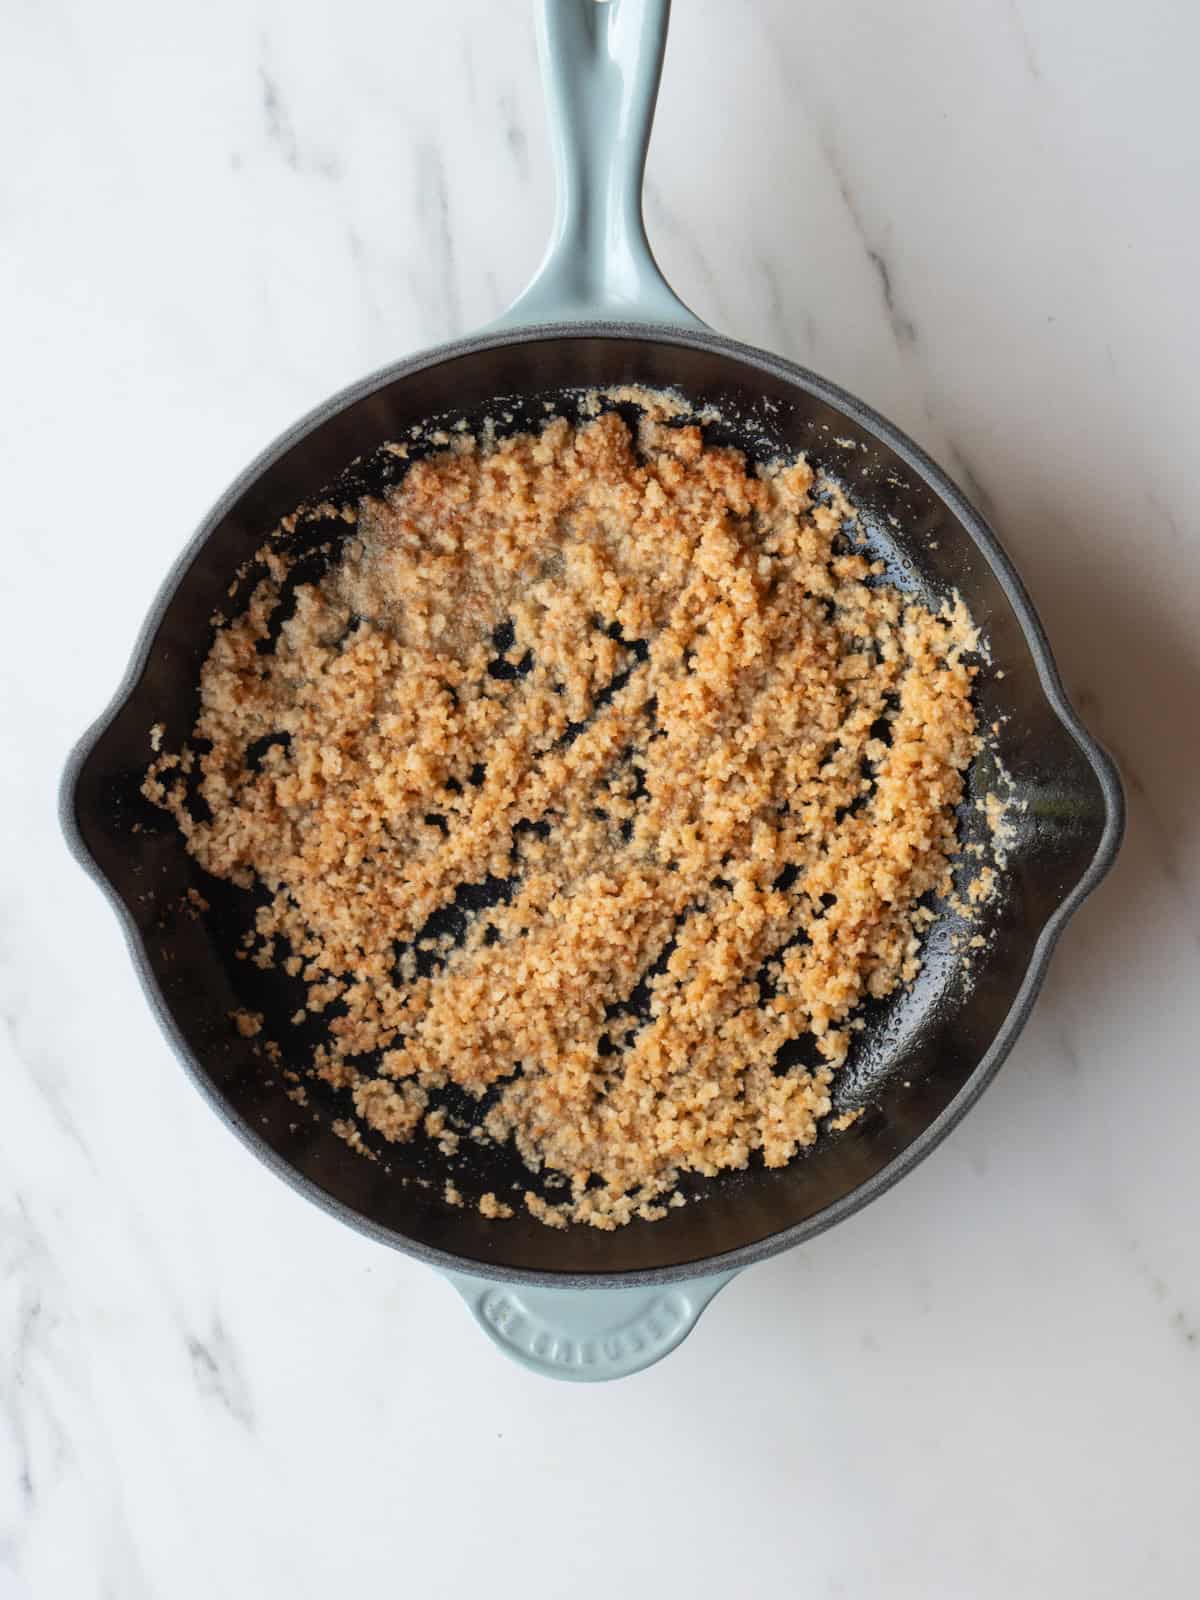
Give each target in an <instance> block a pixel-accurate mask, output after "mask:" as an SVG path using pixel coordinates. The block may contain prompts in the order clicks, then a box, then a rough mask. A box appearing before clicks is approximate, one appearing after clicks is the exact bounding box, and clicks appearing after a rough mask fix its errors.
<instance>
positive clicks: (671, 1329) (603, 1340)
mask: <svg viewBox="0 0 1200 1600" xmlns="http://www.w3.org/2000/svg"><path fill="white" fill-rule="evenodd" d="M446 1276H447V1277H448V1278H449V1279H450V1282H451V1283H452V1284H453V1285H454V1287H455V1288H456V1289H457V1290H458V1292H459V1294H461V1295H462V1297H463V1299H464V1300H465V1301H466V1302H467V1305H468V1306H469V1307H470V1310H471V1314H472V1315H473V1316H474V1318H475V1320H476V1322H478V1324H479V1326H480V1327H481V1328H482V1329H483V1331H484V1332H485V1333H486V1334H487V1336H488V1338H489V1339H491V1340H492V1342H493V1344H495V1345H497V1346H498V1347H499V1348H500V1349H501V1350H503V1351H504V1353H505V1355H506V1356H510V1357H511V1358H512V1359H513V1360H514V1361H519V1362H520V1364H521V1365H522V1366H523V1367H528V1368H529V1370H530V1371H531V1372H536V1373H538V1374H540V1375H541V1376H542V1377H545V1378H566V1379H568V1380H570V1381H572V1382H575V1383H600V1382H603V1381H604V1380H605V1379H608V1378H627V1377H629V1376H630V1374H631V1373H634V1372H641V1371H642V1369H643V1368H644V1367H650V1366H653V1365H654V1363H655V1362H656V1361H661V1360H662V1358H663V1356H665V1355H670V1353H671V1351H672V1350H674V1348H675V1347H676V1345H678V1344H680V1343H682V1341H683V1340H684V1339H686V1338H687V1336H688V1334H689V1333H690V1332H691V1331H692V1329H693V1328H694V1327H695V1326H696V1323H697V1321H698V1320H699V1317H700V1313H701V1312H702V1311H703V1310H704V1308H705V1307H706V1306H707V1305H708V1303H709V1301H710V1300H712V1298H713V1296H714V1295H715V1294H716V1293H717V1292H718V1290H720V1289H723V1288H724V1287H725V1285H726V1284H727V1283H728V1282H729V1280H730V1279H731V1278H733V1277H735V1276H736V1272H714V1273H710V1274H709V1275H708V1276H707V1277H704V1278H688V1279H687V1281H686V1282H684V1283H679V1284H659V1285H650V1286H648V1287H647V1288H644V1289H642V1288H634V1289H541V1288H536V1287H534V1286H532V1285H529V1284H523V1283H513V1284H508V1283H495V1282H493V1281H492V1280H491V1279H490V1278H476V1277H473V1276H472V1275H471V1274H470V1273H467V1272H448V1273H447V1274H446Z"/></svg>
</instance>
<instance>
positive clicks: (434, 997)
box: [145, 412, 977, 1228]
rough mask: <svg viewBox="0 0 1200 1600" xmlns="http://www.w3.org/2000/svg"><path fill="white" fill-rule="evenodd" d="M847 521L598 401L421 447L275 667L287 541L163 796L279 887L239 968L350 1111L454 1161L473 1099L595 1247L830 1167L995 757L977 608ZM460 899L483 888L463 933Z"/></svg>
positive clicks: (220, 664)
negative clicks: (858, 539)
mask: <svg viewBox="0 0 1200 1600" xmlns="http://www.w3.org/2000/svg"><path fill="white" fill-rule="evenodd" d="M449 437H450V436H449V435H447V436H446V438H447V439H449ZM331 509H332V508H331ZM852 517H853V512H852V508H851V507H850V506H849V505H848V503H847V502H846V501H845V499H844V498H843V497H842V496H841V494H840V492H838V491H836V490H832V489H831V488H830V487H829V486H827V485H820V484H817V483H816V482H815V480H814V475H813V472H812V471H811V469H810V468H809V466H808V465H807V464H806V463H805V461H804V460H803V459H799V460H794V461H791V462H789V463H781V464H777V465H775V466H773V467H771V468H768V469H764V470H762V471H760V472H758V473H755V472H754V471H752V470H748V469H747V465H746V462H745V460H744V459H743V457H742V456H741V455H740V454H738V453H737V452H735V451H733V450H728V449H718V448H711V447H706V446H705V444H704V440H703V437H702V434H701V431H700V430H699V429H698V428H697V427H695V426H667V425H663V424H660V423H657V422H654V421H647V422H644V423H643V425H642V429H641V432H640V435H639V438H638V440H637V441H635V440H634V438H633V437H632V436H631V434H630V431H629V429H628V428H627V427H626V425H625V423H624V422H623V421H622V420H621V419H620V417H619V416H618V415H616V414H615V413H612V412H605V413H604V414H602V415H600V416H598V417H597V418H596V419H595V420H594V421H590V422H587V423H586V424H584V425H582V426H578V427H574V426H572V425H570V424H569V423H568V422H567V421H565V420H562V419H556V420H554V421H551V422H549V423H548V424H547V425H546V426H545V427H544V428H543V429H542V431H541V432H540V433H537V434H525V435H521V436H519V437H515V438H509V439H506V440H503V441H500V442H495V441H488V442H486V443H483V444H481V443H479V442H478V441H476V440H474V439H472V438H470V437H469V436H465V435H462V434H459V435H457V436H455V437H454V439H453V442H452V443H451V444H450V445H449V448H446V449H443V450H441V451H439V452H438V453H436V454H433V455H431V456H429V457H427V458H426V459H424V460H421V461H418V462H415V463H413V464H412V465H411V466H409V467H408V469H407V472H406V474H405V476H404V477H403V479H402V480H401V482H400V483H399V485H398V486H397V487H396V488H394V489H393V490H392V491H390V493H389V494H388V496H387V498H386V499H381V500H365V501H364V502H363V503H362V504H361V505H360V507H359V512H358V518H357V527H356V529H355V530H354V532H353V533H352V534H351V535H350V536H349V537H348V538H347V541H346V544H345V546H344V550H343V554H342V557H341V559H340V561H338V562H337V564H336V565H335V566H334V567H333V568H332V570H331V571H330V573H329V575H328V576H327V577H326V578H325V579H324V580H322V581H321V582H319V583H313V584H308V585H301V586H300V587H298V588H297V590H296V593H295V606H294V610H293V611H292V613H291V614H290V615H288V616H286V617H285V619H284V620H283V622H282V626H281V627H279V628H278V637H277V640H276V642H275V644H274V647H273V648H270V647H268V645H267V641H268V639H269V637H270V632H269V630H270V624H271V619H272V617H273V616H275V614H276V612H277V610H278V608H279V605H280V600H281V590H282V586H283V584H284V581H285V579H286V575H287V569H288V563H287V560H286V559H285V558H284V557H282V556H280V555H278V554H273V555H272V557H271V558H270V561H269V562H268V566H269V569H270V570H269V575H268V576H267V577H266V578H264V579H263V580H262V581H261V582H260V583H259V584H258V586H257V587H256V589H255V590H254V592H253V594H252V596H251V598H250V601H249V604H248V606H247V608H246V610H245V611H244V613H243V614H242V615H240V616H238V617H237V618H235V619H234V620H232V621H230V622H228V623H227V624H225V625H223V626H221V627H220V628H219V629H218V631H217V633H216V636H215V638H214V641H213V645H212V649H211V651H210V654H209V656H208V659H207V660H206V662H205V664H204V668H203V672H202V678H201V696H200V713H199V717H198V719H197V722H196V726H195V741H196V742H195V744H194V745H193V746H192V747H191V748H186V747H185V749H184V751H182V752H180V753H178V754H174V755H173V754H170V753H166V752H164V753H163V754H161V755H159V756H158V757H157V758H156V759H155V761H154V762H153V763H152V765H151V767H150V770H149V774H148V776H147V780H146V783H145V793H146V794H147V795H148V796H149V797H150V798H151V799H153V800H155V801H156V802H157V803H158V804H160V805H163V806H165V807H166V808H167V809H169V810H170V811H171V812H172V813H173V814H174V816H175V817H176V819H177V821H178V823H179V826H180V828H181V829H182V830H183V832H184V834H185V836H186V841H187V847H188V849H189V850H190V852H191V853H192V855H193V856H194V857H195V858H196V860H197V861H198V862H199V863H200V865H201V866H202V867H204V868H205V869H206V870H207V871H208V872H210V873H212V874H215V875H216V876H217V877H219V878H225V879H229V880H232V881H233V882H234V883H235V884H239V885H242V886H244V887H247V888H248V887H250V886H251V885H253V884H260V885H263V886H265V888H266V890H267V891H268V893H269V895H270V900H269V903H268V904H266V905H264V906H262V907H260V908H259V910H258V913H257V939H258V950H257V954H256V956H255V959H256V960H258V961H259V962H260V964H263V965H269V964H272V963H278V964H280V965H282V966H284V967H285V969H286V970H287V971H288V972H289V973H292V974H294V975H298V976H299V977H301V978H302V980H303V982H304V983H305V985H306V991H307V1010H308V1013H309V1014H310V1015H317V1016H322V1015H324V1014H325V1013H326V1012H327V1011H328V1012H329V1015H328V1017H327V1019H326V1021H325V1027H324V1039H323V1042H322V1043H320V1044H319V1045H318V1046H317V1048H316V1050H315V1054H314V1056H313V1059H312V1061H311V1063H310V1065H309V1070H310V1071H311V1073H312V1074H313V1075H314V1076H316V1077H318V1078H321V1079H324V1080H325V1081H326V1082H327V1083H329V1084H331V1085H332V1086H333V1087H334V1088H335V1089H340V1090H343V1091H345V1093H346V1095H347V1096H348V1099H349V1101H350V1103H352V1105H353V1109H354V1113H355V1116H356V1118H357V1120H358V1125H359V1126H362V1127H363V1128H369V1129H372V1130H374V1131H375V1132H376V1133H378V1134H380V1135H382V1136H383V1138H385V1139H387V1140H393V1141H404V1140H407V1139H409V1138H411V1137H412V1135H413V1134H414V1132H415V1131H416V1130H417V1129H418V1128H419V1127H421V1126H422V1125H424V1126H425V1128H426V1131H427V1132H429V1133H430V1134H431V1135H434V1136H436V1137H440V1138H445V1136H446V1132H447V1129H446V1124H445V1122H444V1120H440V1119H439V1118H438V1117H437V1116H436V1115H433V1114H434V1112H435V1111H436V1101H437V1095H438V1091H439V1089H441V1088H443V1087H444V1086H445V1085H447V1084H451V1083H452V1084H454V1085H456V1086H457V1087H458V1088H459V1089H461V1090H465V1091H467V1093H469V1094H470V1095H472V1096H474V1097H476V1098H477V1099H483V1097H484V1096H485V1095H486V1096H487V1097H488V1106H487V1109H486V1114H485V1115H483V1116H482V1119H481V1120H482V1122H483V1126H484V1127H485V1129H486V1131H487V1134H488V1135H490V1136H491V1138H493V1139H494V1140H496V1141H509V1140H511V1141H512V1142H513V1144H515V1146H516V1148H517V1150H518V1151H519V1152H520V1154H521V1156H522V1157H523V1158H524V1161H525V1163H526V1164H527V1166H528V1167H529V1169H530V1170H531V1172H534V1173H539V1172H540V1173H543V1174H544V1173H557V1174H561V1175H562V1176H563V1177H564V1178H565V1179H566V1180H567V1186H566V1187H565V1188H564V1198H563V1200H562V1201H561V1202H560V1203H557V1204H555V1203H551V1202H548V1201H546V1200H545V1199H543V1198H541V1197H539V1196H538V1195H536V1194H534V1193H533V1192H532V1191H530V1193H528V1194H527V1195H526V1197H525V1203H526V1206H527V1208H528V1209H529V1210H530V1211H531V1212H532V1214H534V1215H535V1216H538V1217H539V1218H540V1219H541V1220H543V1221H545V1222H546V1223H548V1224H550V1225H552V1226H562V1225H564V1224H565V1223H566V1222H567V1221H580V1222H587V1223H590V1224H592V1225H594V1226H596V1227H602V1228H611V1227H613V1226H615V1225H618V1224H620V1223H623V1222H627V1221H629V1220H630V1219H631V1218H632V1217H634V1216H642V1217H654V1216H658V1215H662V1214H663V1210H664V1207H663V1206H662V1204H661V1201H662V1200H664V1199H666V1198H668V1197H672V1196H673V1191H674V1189H675V1185H676V1183H677V1182H678V1180H679V1178H680V1176H681V1175H682V1174H684V1173H689V1172H691V1173H702V1174H715V1173H717V1172H720V1171H722V1170H724V1169H728V1168H740V1167H744V1166H745V1165H746V1164H747V1163H748V1161H749V1160H750V1158H751V1155H752V1154H753V1153H755V1152H759V1153H760V1154H761V1157H762V1159H763V1161H764V1162H765V1163H766V1164H767V1165H768V1166H773V1167H774V1166H780V1165H783V1164H784V1163H786V1162H787V1161H789V1160H790V1159H791V1158H792V1157H793V1156H794V1155H795V1154H796V1152H797V1151H798V1150H799V1149H800V1148H801V1147H803V1146H807V1145H809V1144H811V1143H812V1141H813V1140H814V1138H815V1137H816V1134H817V1130H818V1123H819V1121H820V1119H822V1118H824V1117H826V1116H827V1114H828V1113H829V1112H830V1109H831V1102H830V1092H829V1091H830V1083H831V1080H832V1077H833V1074H834V1072H835V1071H836V1069H837V1068H838V1066H839V1065H840V1064H841V1063H842V1062H843V1060H844V1059H845V1057H846V1053H847V1050H848V1047H849V1044H850V1040H851V1037H852V1028H853V1023H854V1018H855V1012H856V1009H857V1008H858V1007H859V1006H860V1005H861V1004H862V1003H863V1002H864V1001H865V1000H866V999H867V998H868V997H876V998H879V997H883V996H886V995H887V994H889V993H890V992H892V991H893V990H894V989H895V988H896V987H897V986H898V985H900V984H902V983H905V982H907V981H909V980H911V979H912V978H913V976H914V975H915V974H916V972H917V970H918V967H919V964H920V938H921V934H922V932H923V929H924V927H925V926H926V925H927V924H928V922H929V921H930V920H931V919H932V913H931V912H930V911H928V909H926V908H923V907H921V906H920V905H919V901H920V900H921V898H922V896H924V895H925V894H926V893H927V892H928V891H930V890H933V891H937V892H939V893H945V892H947V891H948V890H949V888H950V870H949V864H948V857H949V856H950V854H951V853H952V852H953V850H954V849H955V844H956V837H955V816H954V808H955V805H956V804H957V802H958V801H959V799H960V798H961V795H962V789H963V776H962V775H963V773H964V771H965V769H966V767H967V766H968V764H969V762H970V760H971V758H972V755H973V754H974V753H975V751H976V749H977V735H976V723H975V715H974V711H973V708H972V703H971V681H972V675H973V672H974V668H973V667H972V666H971V665H970V662H969V652H970V650H971V648H972V647H973V645H974V644H975V637H974V631H973V629H972V627H971V625H970V619H969V618H968V617H967V616H966V614H965V612H964V611H963V610H962V608H961V607H959V608H957V609H956V610H955V611H953V612H947V613H946V614H943V615H936V614H934V613H933V612H931V611H930V610H929V609H927V608H925V607H924V606H922V605H920V604H918V603H915V602H914V601H913V600H912V599H911V598H908V597H906V596H905V595H903V594H902V593H900V592H898V591H897V590H896V589H894V588H892V587H890V586H889V585H888V584H886V583H885V582H883V581H882V576H881V575H882V571H883V568H882V565H881V564H879V563H875V564H872V562H871V561H870V560H869V559H868V558H867V556H866V555H864V554H863V553H861V552H860V551H859V550H858V549H856V548H855V544H854V541H853V539H852V538H847V529H848V528H849V527H850V525H851V523H852ZM276 621H278V619H277V618H276ZM260 646H261V648H260ZM252 749H253V750H254V751H255V752H256V754H255V758H254V759H253V760H249V759H248V752H249V751H250V750H252ZM193 764H194V765H195V767H196V769H197V770H198V775H199V776H198V793H199V794H200V796H201V797H202V798H203V800H204V801H205V802H206V803H207V815H206V816H205V818H204V820H197V819H196V818H195V817H194V816H193V814H192V812H191V811H190V810H189V808H188V805H187V804H186V803H185V799H184V795H183V790H182V786H181V785H180V784H179V783H178V781H177V779H178V775H179V772H180V771H188V770H190V768H191V767H192V765H193ZM463 885H483V886H485V887H488V888H490V889H491V891H492V893H491V897H490V898H491V900H492V902H493V903H491V904H490V905H488V906H486V907H485V908H484V909H481V910H476V911H473V912H472V911H468V912H467V913H465V917H466V929H465V934H464V935H461V936H460V937H458V938H457V939H456V937H455V936H454V935H453V934H450V933H447V932H446V931H445V928H444V927H442V928H438V927H434V928H432V929H431V928H430V926H429V922H430V918H431V917H435V916H436V914H438V913H443V912H444V911H445V908H447V907H448V906H451V905H453V904H454V903H455V899H456V892H457V891H459V890H460V889H461V887H462V886H463ZM334 1002H336V1004H334ZM239 1026H243V1025H242V1024H239ZM243 1031H246V1029H245V1027H244V1026H243ZM293 1064H296V1065H298V1063H293ZM431 1115H432V1116H433V1121H432V1123H431V1122H430V1120H429V1119H430V1117H431ZM352 1126H353V1125H352V1124H350V1123H349V1122H345V1121H344V1122H343V1125H342V1126H341V1127H339V1128H338V1131H339V1132H340V1133H341V1134H342V1136H343V1137H345V1138H350V1137H351V1133H350V1128H351V1127H352ZM358 1142H359V1143H361V1141H358ZM456 1142H457V1141H456V1139H455V1138H454V1137H453V1136H452V1137H451V1139H450V1142H449V1145H448V1148H450V1149H452V1148H453V1145H454V1144H455V1143H456ZM363 1148H366V1147H365V1146H364V1147H363ZM452 1189H453V1190H454V1197H455V1198H454V1202H453V1203H460V1200H461V1197H460V1196H458V1191H457V1189H456V1188H455V1186H454V1185H453V1184H448V1185H447V1188H446V1190H445V1193H446V1196H447V1198H451V1193H450V1192H451V1190H452ZM479 1209H480V1211H481V1212H482V1214H483V1215H485V1216H500V1215H503V1214H505V1213H507V1212H508V1211H509V1209H510V1208H508V1207H507V1206H504V1205H502V1204H501V1203H500V1202H498V1201H496V1200H495V1197H494V1196H488V1195H485V1196H484V1198H483V1200H482V1201H480V1202H479Z"/></svg>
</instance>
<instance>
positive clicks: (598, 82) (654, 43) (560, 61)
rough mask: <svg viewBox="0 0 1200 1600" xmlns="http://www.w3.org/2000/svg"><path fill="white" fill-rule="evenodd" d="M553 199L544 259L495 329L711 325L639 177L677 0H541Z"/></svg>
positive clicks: (541, 53)
mask: <svg viewBox="0 0 1200 1600" xmlns="http://www.w3.org/2000/svg"><path fill="white" fill-rule="evenodd" d="M536 3H537V18H538V29H537V32H538V54H539V56H540V58H541V64H542V79H543V82H544V85H545V90H546V110H547V115H548V119H549V124H550V142H551V146H552V148H553V151H554V170H555V178H556V184H557V205H556V210H555V218H554V232H553V234H552V236H551V239H550V245H549V248H548V249H547V251H546V256H545V259H544V260H543V262H542V264H541V266H540V267H539V268H538V270H537V272H536V273H535V275H534V278H533V282H532V283H531V284H530V285H529V287H528V288H527V289H526V290H525V292H524V294H522V295H521V296H520V298H519V299H518V300H517V301H516V302H515V303H514V304H513V305H512V306H511V307H510V308H509V309H508V311H506V312H505V314H504V315H503V316H502V317H501V318H500V319H499V321H497V322H495V323H493V324H492V327H491V329H489V330H488V331H489V332H492V331H499V330H501V329H505V328H525V327H530V326H533V325H534V324H537V323H546V322H647V323H652V324H655V323H656V324H659V325H662V324H664V323H666V324H669V325H671V326H674V327H684V328H703V327H704V324H703V323H702V322H701V321H700V319H699V318H698V317H695V316H693V315H692V313H691V312H690V311H689V310H688V308H687V307H686V306H685V305H684V304H683V302H682V300H680V299H679V297H678V296H677V295H676V293H675V291H674V290H673V289H672V288H671V286H670V285H669V284H668V282H667V280H666V279H665V278H664V277H663V275H662V273H661V272H660V271H659V268H658V263H657V262H656V261H655V259H654V255H653V252H652V251H651V249H650V244H649V241H648V240H647V238H646V229H645V225H644V223H643V221H642V177H643V174H644V173H645V169H646V149H647V146H648V145H649V143H650V124H651V122H652V121H653V118H654V102H655V99H656V98H657V96H658V80H659V75H660V74H661V72H662V59H663V47H664V45H665V44H666V39H667V19H668V17H669V16H670V13H671V0H536Z"/></svg>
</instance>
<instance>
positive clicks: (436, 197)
mask: <svg viewBox="0 0 1200 1600" xmlns="http://www.w3.org/2000/svg"><path fill="white" fill-rule="evenodd" d="M414 160H415V163H416V180H417V181H416V209H417V220H418V222H419V223H420V225H421V229H422V232H423V234H424V236H425V240H426V243H427V246H428V269H427V278H428V281H429V282H430V283H431V284H432V286H433V293H432V294H431V295H430V296H429V310H430V313H431V315H432V316H434V317H436V318H437V319H438V320H439V321H440V323H441V325H442V328H443V330H444V331H445V333H446V335H447V337H449V338H453V337H454V335H455V334H458V333H461V332H462V326H463V319H462V304H461V300H460V297H459V289H458V258H457V252H456V250H455V245H454V230H453V228H452V226H451V221H450V190H449V186H448V184H447V182H446V163H445V161H444V159H443V157H442V152H441V150H440V148H439V147H438V145H437V144H435V143H434V142H432V141H431V140H423V141H422V142H421V143H419V144H418V145H417V147H416V150H415V152H414Z"/></svg>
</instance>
